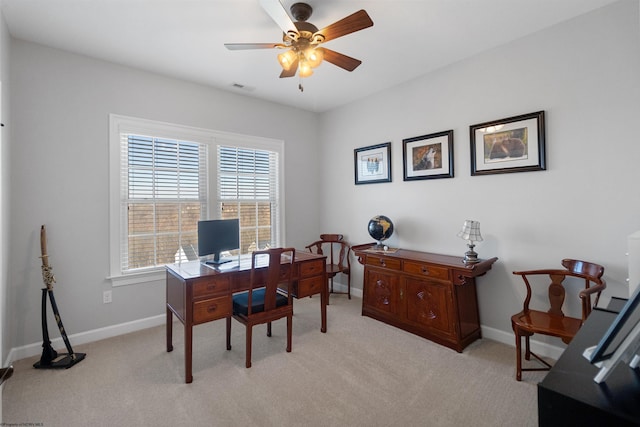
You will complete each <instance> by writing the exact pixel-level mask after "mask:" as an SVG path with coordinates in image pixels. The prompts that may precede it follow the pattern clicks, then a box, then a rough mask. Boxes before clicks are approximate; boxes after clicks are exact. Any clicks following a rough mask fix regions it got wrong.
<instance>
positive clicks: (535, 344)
mask: <svg viewBox="0 0 640 427" xmlns="http://www.w3.org/2000/svg"><path fill="white" fill-rule="evenodd" d="M480 328H481V330H482V337H483V338H487V339H490V340H493V341H498V342H501V343H503V344H507V345H510V346H511V347H514V348H515V346H516V341H515V335H513V332H505V331H501V330H499V329H495V328H490V327H488V326H482V325H481V327H480ZM530 344H531V351H533V352H534V353H536V354H537V355H538V356H541V357H550V358H552V359H554V360H558V359H559V358H560V355H561V354H562V352H563V351H564V348H562V347H558V346H555V345H551V344H548V343H544V342H540V341H535V340H531V341H530ZM514 358H515V353H514ZM514 360H515V359H514Z"/></svg>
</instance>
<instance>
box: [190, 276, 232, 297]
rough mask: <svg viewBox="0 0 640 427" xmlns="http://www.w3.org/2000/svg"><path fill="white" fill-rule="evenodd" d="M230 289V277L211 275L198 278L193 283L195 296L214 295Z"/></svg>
mask: <svg viewBox="0 0 640 427" xmlns="http://www.w3.org/2000/svg"><path fill="white" fill-rule="evenodd" d="M228 291H229V278H228V277H210V278H203V279H200V280H198V281H197V282H196V283H194V284H193V298H201V297H207V296H214V295H216V294H219V293H221V292H228Z"/></svg>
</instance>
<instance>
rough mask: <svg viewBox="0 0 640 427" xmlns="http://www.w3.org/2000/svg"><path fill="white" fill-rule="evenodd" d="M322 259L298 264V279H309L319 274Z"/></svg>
mask: <svg viewBox="0 0 640 427" xmlns="http://www.w3.org/2000/svg"><path fill="white" fill-rule="evenodd" d="M324 263H325V260H324V259H318V260H315V261H309V262H302V263H300V277H301V278H302V277H309V276H314V275H316V274H320V273H321V272H322V271H323V268H324Z"/></svg>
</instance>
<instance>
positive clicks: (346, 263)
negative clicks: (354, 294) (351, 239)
mask: <svg viewBox="0 0 640 427" xmlns="http://www.w3.org/2000/svg"><path fill="white" fill-rule="evenodd" d="M305 248H307V249H308V250H309V252H312V253H317V254H319V255H325V254H326V255H327V277H328V278H329V279H330V280H331V287H330V289H329V292H330V293H332V294H334V293H335V294H347V297H348V298H349V299H351V260H350V255H351V246H349V244H348V243H347V242H345V241H344V240H343V236H342V234H321V235H320V240H316V241H315V242H313V243H311V244H310V245H307V246H305ZM338 273H342V274H344V275H346V276H347V292H334V290H333V278H334V277H335V276H336V275H337V274H338Z"/></svg>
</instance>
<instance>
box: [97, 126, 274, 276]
mask: <svg viewBox="0 0 640 427" xmlns="http://www.w3.org/2000/svg"><path fill="white" fill-rule="evenodd" d="M282 149H283V144H282V141H274V140H268V139H264V138H256V137H248V136H243V135H234V134H227V133H221V132H215V131H209V130H203V129H195V128H189V127H185V126H180V125H172V124H167V123H160V122H154V121H149V120H142V119H135V118H128V117H122V116H117V115H111V116H110V183H111V190H110V212H111V213H110V224H111V230H110V242H111V244H110V259H111V262H110V265H111V267H110V269H111V272H110V273H111V274H110V276H111V279H112V281H113V284H114V285H121V284H130V283H137V282H144V281H155V280H161V279H162V278H163V277H164V265H165V264H170V263H174V262H178V261H186V260H187V259H193V257H194V256H195V254H196V253H197V252H196V248H197V223H198V221H199V220H200V219H211V218H240V227H241V252H242V253H247V252H249V251H251V250H254V249H255V248H261V249H262V248H264V247H266V246H276V245H280V242H281V241H283V236H282V227H281V223H282V216H281V215H280V207H281V206H282V203H283V200H282V197H281V195H282V192H281V189H280V186H281V184H282V180H281V171H280V167H279V165H280V159H281V157H282Z"/></svg>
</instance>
